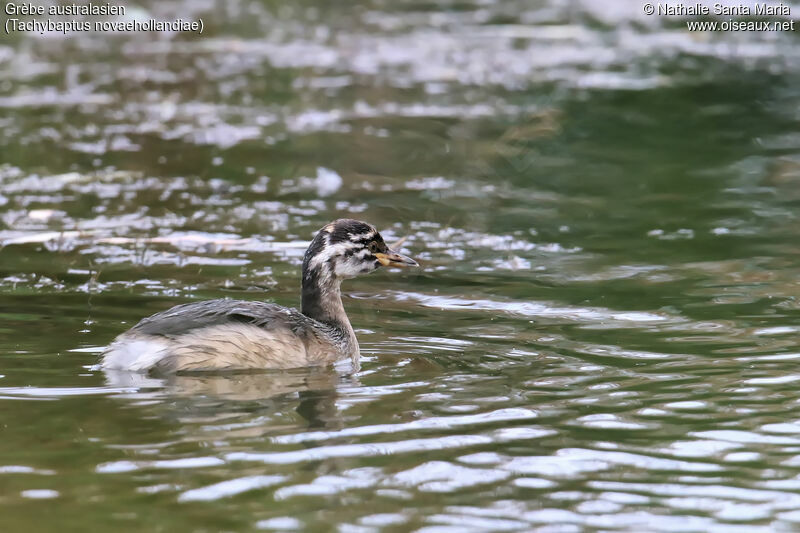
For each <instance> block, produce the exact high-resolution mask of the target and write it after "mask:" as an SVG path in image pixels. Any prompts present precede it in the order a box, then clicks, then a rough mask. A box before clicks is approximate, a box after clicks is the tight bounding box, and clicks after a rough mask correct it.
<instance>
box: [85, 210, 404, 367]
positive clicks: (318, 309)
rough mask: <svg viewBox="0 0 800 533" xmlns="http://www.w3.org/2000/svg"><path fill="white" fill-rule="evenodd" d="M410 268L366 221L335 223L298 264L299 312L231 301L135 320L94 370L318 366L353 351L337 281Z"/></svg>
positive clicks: (356, 355)
mask: <svg viewBox="0 0 800 533" xmlns="http://www.w3.org/2000/svg"><path fill="white" fill-rule="evenodd" d="M381 266H386V267H410V266H418V264H417V262H416V261H414V260H413V259H411V258H410V257H407V256H405V255H402V254H400V253H398V252H396V251H394V250H391V249H390V248H389V247H388V246H387V245H386V243H385V242H384V241H383V238H382V237H381V234H380V233H378V230H376V229H375V228H374V227H373V226H371V225H369V224H367V223H366V222H361V221H359V220H351V219H339V220H335V221H333V222H331V223H329V224H327V225H326V226H325V227H323V228H322V229H321V230H320V231H319V232H318V233H317V234H316V236H315V237H314V239H313V240H312V241H311V245H310V246H309V247H308V249H307V250H306V253H305V256H304V257H303V267H302V306H301V309H300V311H297V310H296V309H288V308H286V307H281V306H279V305H276V304H273V303H266V302H256V301H243V300H231V299H219V300H208V301H204V302H194V303H188V304H182V305H177V306H175V307H173V308H171V309H168V310H166V311H162V312H160V313H156V314H155V315H152V316H150V317H147V318H145V319H143V320H142V321H141V322H139V323H138V324H136V325H135V326H134V327H132V328H131V329H129V330H128V331H126V332H125V333H123V334H121V335H120V336H118V337H117V338H116V339H115V340H114V341H113V342H112V343H111V344H110V345H109V346H108V347H107V348H106V350H105V351H104V353H103V355H102V363H101V367H102V368H104V369H107V370H126V371H134V372H150V371H156V372H163V373H173V372H181V371H213V370H244V369H282V368H297V367H304V366H323V365H328V364H331V363H334V362H336V361H338V360H341V359H347V358H350V359H351V360H352V361H353V363H354V364H357V363H358V359H359V357H360V351H359V347H358V340H357V339H356V335H355V332H354V331H353V327H352V326H351V325H350V320H349V319H348V318H347V314H346V313H345V310H344V306H343V305H342V295H341V290H340V287H341V283H342V280H344V279H347V278H352V277H355V276H358V275H360V274H368V273H370V272H373V271H375V270H376V269H378V268H380V267H381Z"/></svg>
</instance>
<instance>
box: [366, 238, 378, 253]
mask: <svg viewBox="0 0 800 533" xmlns="http://www.w3.org/2000/svg"><path fill="white" fill-rule="evenodd" d="M367 248H368V249H369V251H370V252H372V253H373V254H374V253H375V252H377V251H378V243H377V242H375V241H372V242H371V243H369V245H367Z"/></svg>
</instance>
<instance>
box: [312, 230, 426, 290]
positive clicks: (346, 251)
mask: <svg viewBox="0 0 800 533" xmlns="http://www.w3.org/2000/svg"><path fill="white" fill-rule="evenodd" d="M381 266H395V267H408V266H417V262H416V261H414V260H413V259H411V258H410V257H407V256H405V255H402V254H399V253H397V252H395V251H394V250H391V249H390V248H389V247H388V246H387V245H386V243H385V242H384V240H383V237H381V234H380V233H379V232H378V230H377V229H375V227H373V226H371V225H370V224H367V223H366V222H361V221H360V220H352V219H347V218H343V219H339V220H335V221H333V222H331V223H329V224H326V225H325V227H323V228H322V229H321V230H320V231H319V233H317V235H316V237H314V240H313V241H312V242H311V245H310V246H309V247H308V250H306V254H305V257H304V258H303V282H304V283H306V282H307V281H311V279H308V280H307V279H306V278H307V277H308V278H316V280H315V281H316V282H317V283H320V282H323V281H334V280H342V279H347V278H352V277H355V276H358V275H360V274H369V273H370V272H373V271H375V270H377V269H378V268H380V267H381Z"/></svg>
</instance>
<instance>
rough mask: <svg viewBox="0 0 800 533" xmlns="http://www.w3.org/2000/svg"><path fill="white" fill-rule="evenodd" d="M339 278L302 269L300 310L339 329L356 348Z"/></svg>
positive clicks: (354, 348) (352, 346)
mask: <svg viewBox="0 0 800 533" xmlns="http://www.w3.org/2000/svg"><path fill="white" fill-rule="evenodd" d="M341 284H342V282H341V280H339V279H336V278H331V277H328V278H324V277H322V276H320V275H319V274H318V273H317V272H315V271H313V270H311V271H307V270H305V269H304V271H303V287H302V295H303V301H302V307H301V312H302V313H303V314H304V315H306V316H307V317H309V318H313V319H314V320H317V321H319V322H322V323H323V324H326V325H328V326H331V327H333V328H335V329H337V330H339V331H340V332H341V333H342V335H343V336H344V338H345V339H346V340H347V342H348V343H349V344H350V345H351V349H353V350H358V341H357V340H356V334H355V332H354V331H353V326H351V325H350V319H348V318H347V313H346V312H345V310H344V305H343V304H342V291H341Z"/></svg>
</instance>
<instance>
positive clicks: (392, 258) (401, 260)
mask: <svg viewBox="0 0 800 533" xmlns="http://www.w3.org/2000/svg"><path fill="white" fill-rule="evenodd" d="M375 257H377V258H378V261H380V263H381V264H382V265H383V266H393V267H416V266H419V263H417V262H416V261H414V260H413V259H411V258H410V257H408V256H407V255H403V254H398V253H397V252H395V251H394V250H387V251H386V253H385V254H382V253H380V252H378V253H376V254H375Z"/></svg>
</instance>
